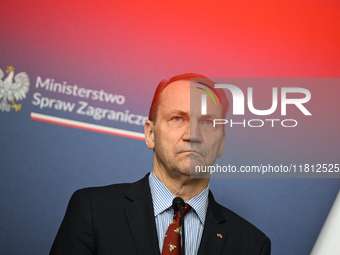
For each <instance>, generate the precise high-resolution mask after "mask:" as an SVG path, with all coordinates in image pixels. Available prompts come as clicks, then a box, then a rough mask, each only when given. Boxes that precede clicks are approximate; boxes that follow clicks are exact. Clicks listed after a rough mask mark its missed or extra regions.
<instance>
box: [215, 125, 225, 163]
mask: <svg viewBox="0 0 340 255" xmlns="http://www.w3.org/2000/svg"><path fill="white" fill-rule="evenodd" d="M225 134H226V131H225V130H223V138H222V141H221V145H220V149H219V151H218V155H217V157H218V158H219V157H221V156H222V155H223V151H224V142H225Z"/></svg>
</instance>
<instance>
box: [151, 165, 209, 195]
mask: <svg viewBox="0 0 340 255" xmlns="http://www.w3.org/2000/svg"><path fill="white" fill-rule="evenodd" d="M153 173H154V174H155V176H156V177H157V178H158V179H159V180H160V181H161V182H162V183H163V184H164V185H165V187H167V189H168V190H169V191H170V192H171V193H172V194H174V195H175V196H176V197H181V198H183V200H184V201H188V200H189V199H191V198H193V197H195V196H197V195H198V194H199V193H201V192H202V190H204V189H205V188H206V187H207V186H208V184H209V178H190V176H186V175H174V176H169V175H168V174H167V173H164V172H163V171H159V170H157V169H153Z"/></svg>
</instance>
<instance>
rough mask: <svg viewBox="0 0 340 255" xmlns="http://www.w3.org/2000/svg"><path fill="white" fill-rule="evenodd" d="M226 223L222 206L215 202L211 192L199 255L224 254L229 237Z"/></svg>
mask: <svg viewBox="0 0 340 255" xmlns="http://www.w3.org/2000/svg"><path fill="white" fill-rule="evenodd" d="M225 221H226V219H225V216H224V214H223V212H222V210H221V208H220V205H219V204H217V203H216V202H215V200H214V197H213V195H212V193H211V192H209V205H208V209H207V216H206V220H205V224H204V230H203V235H202V240H201V244H200V248H199V250H198V255H208V254H212V255H217V254H221V253H222V250H223V247H224V245H225V243H226V240H227V235H228V233H227V231H226V230H225V229H224V228H223V226H222V225H223V224H222V223H224V222H225Z"/></svg>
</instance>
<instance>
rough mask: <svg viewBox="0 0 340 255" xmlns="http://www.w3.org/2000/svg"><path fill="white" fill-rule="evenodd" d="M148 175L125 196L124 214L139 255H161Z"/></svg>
mask: <svg viewBox="0 0 340 255" xmlns="http://www.w3.org/2000/svg"><path fill="white" fill-rule="evenodd" d="M148 176H149V175H146V176H145V177H144V178H143V179H141V180H140V181H138V182H135V183H133V184H131V185H130V186H129V188H128V190H127V192H126V194H125V197H126V200H125V204H124V213H125V217H126V221H127V223H128V226H129V229H130V233H131V237H132V240H133V243H134V245H135V249H136V251H137V253H138V254H140V255H142V254H145V255H146V254H148V255H149V254H160V251H159V245H158V239H157V230H156V224H155V219H154V212H153V205H152V198H151V193H150V187H149V180H148Z"/></svg>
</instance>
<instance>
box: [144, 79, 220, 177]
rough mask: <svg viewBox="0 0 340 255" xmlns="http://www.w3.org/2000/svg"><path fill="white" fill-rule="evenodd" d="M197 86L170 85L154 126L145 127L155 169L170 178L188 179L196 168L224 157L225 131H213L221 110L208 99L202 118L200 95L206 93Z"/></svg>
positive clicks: (164, 93)
mask: <svg viewBox="0 0 340 255" xmlns="http://www.w3.org/2000/svg"><path fill="white" fill-rule="evenodd" d="M198 86H199V87H204V86H202V85H200V84H197V83H194V84H192V85H191V90H190V81H176V82H173V83H171V84H169V85H168V86H167V87H166V88H165V89H164V91H163V92H162V94H161V100H160V102H161V103H160V105H159V107H158V111H157V118H156V121H155V123H153V122H150V121H148V122H147V123H146V129H145V132H146V143H147V145H148V147H149V148H150V149H154V169H155V168H156V170H159V171H163V173H165V174H167V175H170V176H179V175H187V176H189V175H190V169H191V170H193V169H194V167H195V165H199V166H210V165H213V164H214V162H215V160H216V158H217V157H220V156H221V155H222V153H223V148H224V136H225V131H224V130H223V127H222V125H217V127H213V119H221V118H222V107H221V105H217V106H216V105H215V104H214V102H213V100H212V99H211V98H210V97H209V96H208V97H207V99H208V100H207V109H208V112H207V115H201V95H202V93H205V92H203V91H202V90H200V89H197V88H196V87H198ZM204 88H205V87H204ZM210 92H211V93H213V92H212V91H210ZM190 99H191V105H190Z"/></svg>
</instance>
